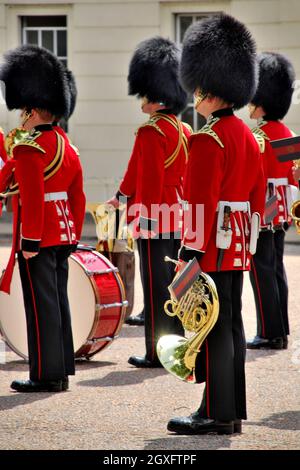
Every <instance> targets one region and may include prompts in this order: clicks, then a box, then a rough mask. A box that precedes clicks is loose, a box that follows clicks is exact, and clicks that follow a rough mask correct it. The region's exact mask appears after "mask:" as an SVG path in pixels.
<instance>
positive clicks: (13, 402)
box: [0, 392, 53, 411]
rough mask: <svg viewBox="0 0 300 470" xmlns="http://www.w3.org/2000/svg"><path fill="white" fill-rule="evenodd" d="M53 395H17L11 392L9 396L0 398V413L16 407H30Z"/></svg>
mask: <svg viewBox="0 0 300 470" xmlns="http://www.w3.org/2000/svg"><path fill="white" fill-rule="evenodd" d="M52 395H53V393H45V392H44V393H18V392H11V394H10V395H2V396H0V411H4V410H10V409H12V408H15V407H16V406H24V405H30V404H31V403H33V402H35V401H39V400H46V399H47V398H49V397H51V396H52Z"/></svg>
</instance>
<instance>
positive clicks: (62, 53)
mask: <svg viewBox="0 0 300 470" xmlns="http://www.w3.org/2000/svg"><path fill="white" fill-rule="evenodd" d="M22 35H23V37H22V42H23V44H35V45H36V46H40V47H45V48H46V49H48V50H49V51H51V52H53V53H54V54H55V55H57V57H58V58H59V59H60V60H61V62H62V63H63V64H64V65H65V66H67V60H68V58H67V17H66V16H23V17H22Z"/></svg>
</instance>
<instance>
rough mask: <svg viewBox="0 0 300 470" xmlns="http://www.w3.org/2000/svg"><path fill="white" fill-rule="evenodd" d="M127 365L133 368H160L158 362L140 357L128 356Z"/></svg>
mask: <svg viewBox="0 0 300 470" xmlns="http://www.w3.org/2000/svg"><path fill="white" fill-rule="evenodd" d="M128 364H131V365H132V366H135V367H140V368H148V369H149V368H152V367H153V368H156V367H162V365H161V363H160V362H159V360H157V361H149V360H148V359H146V357H145V356H144V357H142V356H130V358H129V359H128Z"/></svg>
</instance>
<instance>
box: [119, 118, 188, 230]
mask: <svg viewBox="0 0 300 470" xmlns="http://www.w3.org/2000/svg"><path fill="white" fill-rule="evenodd" d="M163 116H164V115H163ZM165 118H167V119H168V120H165V119H164V117H162V115H161V114H160V113H156V114H154V115H153V116H152V117H151V118H150V120H149V121H148V122H147V123H146V124H145V125H143V126H142V127H140V128H139V129H138V132H137V136H136V140H135V144H134V148H133V151H132V154H131V157H130V161H129V164H128V167H127V171H126V173H125V175H124V178H123V181H122V183H121V185H120V192H121V193H122V194H123V195H124V196H126V197H128V198H129V201H128V216H129V217H128V219H129V221H131V220H132V219H133V218H134V217H136V220H137V221H140V223H141V217H142V219H144V220H147V219H148V220H149V219H151V222H153V227H157V229H156V230H155V231H156V232H157V233H164V232H175V231H178V230H179V229H180V227H179V226H180V223H179V211H180V204H179V200H180V199H181V198H182V195H183V177H184V173H185V167H186V162H187V138H188V137H189V135H190V134H191V129H190V127H189V126H188V125H187V124H183V123H180V121H178V120H177V119H176V117H175V116H174V115H172V114H171V115H165ZM176 123H179V126H181V125H182V131H180V132H182V139H181V140H182V142H181V143H180V148H178V155H177V156H174V153H176V149H177V146H178V147H179V131H178V127H176ZM172 155H173V156H174V158H173V159H172ZM133 204H135V205H136V208H138V210H137V211H136V212H135V213H134V211H131V208H132V206H133ZM163 205H165V207H166V208H173V209H174V215H175V216H174V217H172V216H171V218H169V211H168V209H167V211H166V213H165V214H164V217H163V216H162V214H163V212H161V213H160V214H158V212H157V208H158V207H160V208H163ZM158 219H159V222H158Z"/></svg>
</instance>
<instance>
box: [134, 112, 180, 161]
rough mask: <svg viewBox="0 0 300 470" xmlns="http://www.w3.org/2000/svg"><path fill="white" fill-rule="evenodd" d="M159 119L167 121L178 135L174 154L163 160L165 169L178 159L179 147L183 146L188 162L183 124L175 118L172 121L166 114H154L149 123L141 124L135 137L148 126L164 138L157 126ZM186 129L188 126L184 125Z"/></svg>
mask: <svg viewBox="0 0 300 470" xmlns="http://www.w3.org/2000/svg"><path fill="white" fill-rule="evenodd" d="M160 119H163V120H164V121H167V122H168V123H169V124H171V125H172V126H173V127H174V128H175V129H176V130H177V131H178V134H179V137H178V143H177V146H176V149H175V150H174V152H173V153H172V155H170V156H169V157H168V158H166V160H165V163H164V165H165V168H168V167H169V166H171V165H172V163H174V162H175V160H176V158H177V157H178V155H179V152H180V149H181V146H183V150H184V153H185V159H186V161H187V160H188V146H187V137H186V135H185V134H184V132H183V123H182V122H180V121H179V120H178V119H177V118H175V120H174V119H172V118H170V117H169V116H168V115H167V114H163V113H155V114H154V115H153V116H152V117H151V118H150V119H149V121H147V122H145V124H143V125H142V126H140V127H139V128H138V130H137V131H136V135H137V134H138V131H139V130H140V129H141V128H143V127H147V126H150V127H154V129H156V130H157V131H158V132H159V133H160V134H161V135H163V136H164V137H166V134H165V133H164V132H163V131H162V130H161V128H160V127H159V125H158V124H157V121H159V120H160ZM184 125H185V126H186V127H187V126H188V124H184Z"/></svg>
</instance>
